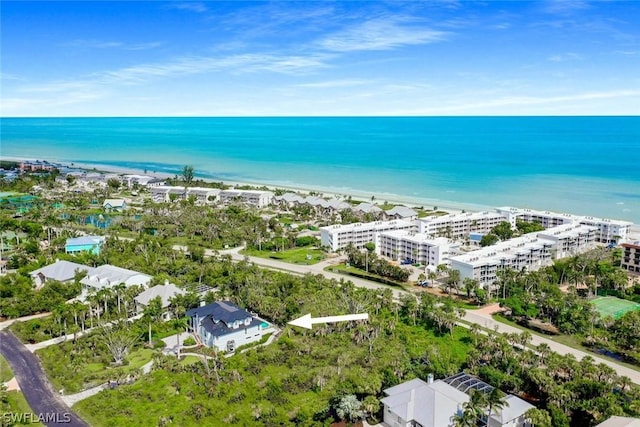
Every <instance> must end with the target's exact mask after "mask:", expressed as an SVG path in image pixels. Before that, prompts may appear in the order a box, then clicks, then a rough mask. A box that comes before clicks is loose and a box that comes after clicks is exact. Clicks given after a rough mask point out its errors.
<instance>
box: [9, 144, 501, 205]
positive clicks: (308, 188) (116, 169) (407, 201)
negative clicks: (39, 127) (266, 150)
mask: <svg viewBox="0 0 640 427" xmlns="http://www.w3.org/2000/svg"><path fill="white" fill-rule="evenodd" d="M3 159H5V160H12V161H35V160H46V161H48V162H51V163H57V164H60V165H63V166H66V167H70V168H78V169H83V170H88V171H92V170H96V171H97V172H104V173H117V174H132V175H146V176H153V177H155V178H161V179H166V178H173V177H175V176H176V175H178V176H180V173H179V172H176V173H168V172H149V171H148V169H147V172H146V173H145V172H144V170H145V169H137V168H127V167H122V166H113V165H109V164H103V163H100V162H95V163H92V162H91V163H88V162H75V161H74V162H71V161H69V160H59V159H35V158H28V157H3ZM194 178H195V179H199V180H202V181H204V182H222V183H223V184H225V185H231V186H253V187H267V188H268V189H269V190H275V189H283V190H289V191H291V192H293V193H295V192H299V193H307V194H309V193H311V192H315V193H321V194H322V195H323V197H334V198H339V199H345V198H347V197H349V196H351V197H352V199H354V200H356V201H361V202H366V203H374V204H378V205H380V204H383V203H384V202H387V203H389V204H394V205H404V206H408V207H411V208H420V207H423V208H424V209H425V210H433V208H434V207H437V208H438V210H440V211H445V212H448V213H460V212H462V211H463V210H464V211H466V212H482V211H485V210H492V209H495V207H491V206H480V205H474V204H471V203H459V202H455V201H450V200H438V199H424V198H416V197H411V196H403V195H401V194H391V193H385V192H369V191H365V190H357V189H339V188H332V187H322V186H315V185H305V184H296V183H293V184H288V183H287V184H279V183H274V182H268V181H262V182H258V181H255V182H250V181H235V180H226V179H222V178H214V177H205V176H202V175H199V174H198V171H197V170H196V171H195V175H194ZM372 196H373V197H374V200H373V201H372V200H371V197H372Z"/></svg>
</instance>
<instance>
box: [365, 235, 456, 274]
mask: <svg viewBox="0 0 640 427" xmlns="http://www.w3.org/2000/svg"><path fill="white" fill-rule="evenodd" d="M451 250H452V246H451V243H450V242H449V240H447V239H445V238H444V237H437V238H433V237H431V236H429V235H427V234H423V233H412V232H410V231H407V230H394V231H385V232H382V233H380V234H378V242H377V244H376V253H377V254H379V255H382V256H385V257H388V258H391V259H395V260H404V259H410V260H411V261H412V262H413V263H419V264H424V265H432V266H437V265H439V264H445V263H446V260H447V259H448V258H449V256H450V254H451Z"/></svg>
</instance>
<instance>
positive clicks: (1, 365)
mask: <svg viewBox="0 0 640 427" xmlns="http://www.w3.org/2000/svg"><path fill="white" fill-rule="evenodd" d="M11 378H13V372H11V367H10V366H9V362H7V359H5V358H4V357H2V355H0V383H5V382H7V381H9V380H10V379H11Z"/></svg>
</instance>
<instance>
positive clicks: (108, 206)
mask: <svg viewBox="0 0 640 427" xmlns="http://www.w3.org/2000/svg"><path fill="white" fill-rule="evenodd" d="M102 207H103V208H104V210H105V211H108V212H109V211H116V212H122V211H123V210H125V209H126V208H127V202H126V200H124V199H106V200H105V201H104V202H102Z"/></svg>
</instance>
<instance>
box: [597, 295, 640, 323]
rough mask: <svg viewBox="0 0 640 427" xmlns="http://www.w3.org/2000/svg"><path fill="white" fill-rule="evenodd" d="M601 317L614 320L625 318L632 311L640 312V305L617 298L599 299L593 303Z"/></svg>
mask: <svg viewBox="0 0 640 427" xmlns="http://www.w3.org/2000/svg"><path fill="white" fill-rule="evenodd" d="M591 304H593V306H594V307H595V308H596V310H597V311H598V313H600V316H602V317H607V316H613V318H614V319H617V318H619V317H622V316H624V314H625V313H627V312H629V311H632V310H640V304H638V303H635V302H633V301H628V300H626V299H620V298H616V297H598V298H595V299H593V300H592V301H591Z"/></svg>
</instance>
